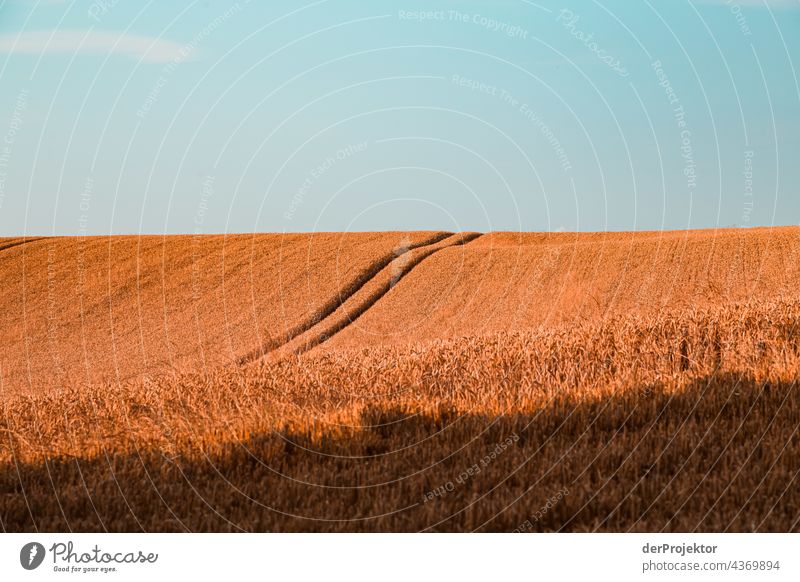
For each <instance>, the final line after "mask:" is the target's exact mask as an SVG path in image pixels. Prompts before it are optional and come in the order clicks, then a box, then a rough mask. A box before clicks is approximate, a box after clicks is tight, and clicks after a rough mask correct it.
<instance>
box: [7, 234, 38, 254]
mask: <svg viewBox="0 0 800 582" xmlns="http://www.w3.org/2000/svg"><path fill="white" fill-rule="evenodd" d="M46 238H48V237H46V236H40V237H37V238H24V239H22V240H19V239H12V240H11V242H7V243H5V244H3V243H0V252H2V251H6V250H8V249H13V248H14V247H18V246H21V245H24V244H27V243H32V242H36V241H37V240H44V239H46Z"/></svg>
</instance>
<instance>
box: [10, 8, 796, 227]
mask: <svg viewBox="0 0 800 582" xmlns="http://www.w3.org/2000/svg"><path fill="white" fill-rule="evenodd" d="M798 57H800V1H798V0H781V1H777V0H766V1H765V0H738V1H737V2H733V1H730V2H729V1H727V0H705V1H693V2H689V1H687V0H643V1H642V2H630V1H623V0H614V1H604V2H595V1H577V0H575V1H570V0H564V1H563V2H559V3H553V2H545V1H542V2H529V1H526V0H491V1H490V0H484V1H477V0H460V1H455V0H453V1H434V2H431V1H408V2H405V1H403V2H394V1H393V2H389V1H380V0H378V1H372V2H364V1H351V0H327V1H326V0H318V1H313V2H307V1H287V2H256V1H252V2H247V1H245V0H241V1H240V2H238V3H236V2H215V1H204V2H188V1H187V2H163V1H162V2H155V1H151V2H133V1H132V0H95V1H83V0H76V1H74V2H68V1H58V0H48V1H44V0H43V1H39V2H37V1H23V0H0V235H5V236H15V235H22V234H28V235H34V234H37V235H43V234H60V235H63V234H107V233H118V234H128V233H195V232H197V233H212V232H253V231H276V232H283V231H349V230H385V229H447V230H480V231H489V230H526V231H529V230H553V231H554V230H570V231H571V230H584V231H585V230H652V229H656V230H657V229H683V228H714V227H726V226H733V225H737V226H765V225H776V224H777V225H788V224H798V223H800V195H798V184H800V163H798V162H800V87H799V86H798V69H800V58H798Z"/></svg>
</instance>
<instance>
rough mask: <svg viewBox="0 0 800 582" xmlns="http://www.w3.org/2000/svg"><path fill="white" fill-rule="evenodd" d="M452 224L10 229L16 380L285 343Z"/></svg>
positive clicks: (169, 363) (166, 363) (1, 273)
mask: <svg viewBox="0 0 800 582" xmlns="http://www.w3.org/2000/svg"><path fill="white" fill-rule="evenodd" d="M444 236H447V235H446V234H445V233H422V232H417V233H415V232H409V233H390V232H389V233H365V234H360V233H358V234H325V233H320V234H313V235H296V234H288V235H231V236H201V237H193V236H174V237H157V236H145V237H90V238H85V239H78V238H48V239H35V240H33V239H32V240H28V241H27V242H24V243H23V242H22V241H21V240H19V239H0V279H2V281H3V285H2V286H0V307H2V311H1V312H0V380H1V381H2V387H3V389H4V390H6V391H16V390H26V391H27V390H33V391H37V390H42V389H47V388H58V387H63V386H67V385H80V384H84V383H87V382H91V383H94V382H103V381H124V380H126V379H130V378H134V377H139V376H143V375H152V374H158V373H162V372H168V371H176V370H178V371H181V370H182V371H190V370H199V369H208V368H213V367H214V366H219V365H223V364H227V363H230V362H234V361H236V359H237V358H239V357H241V356H242V355H243V354H246V353H248V352H252V351H253V350H254V349H260V347H261V346H268V347H269V346H272V345H273V344H276V343H277V344H280V343H282V342H283V341H284V340H285V339H287V336H291V335H293V334H296V333H299V332H300V331H302V330H303V329H305V327H308V326H310V325H312V324H313V322H314V321H316V320H318V319H319V318H320V317H321V315H320V314H324V313H325V311H326V310H328V311H330V310H331V309H333V308H335V307H336V306H337V305H338V302H339V299H340V297H341V296H342V295H343V294H345V295H346V294H347V293H349V292H350V291H348V290H350V289H352V288H358V287H360V285H361V283H360V281H361V280H362V279H364V277H365V276H366V278H367V279H369V277H370V276H371V272H372V271H374V270H375V269H378V270H380V268H383V266H384V265H385V264H388V263H389V262H391V261H392V260H393V259H395V258H397V256H399V255H401V254H402V253H404V252H407V251H408V250H410V249H413V248H414V247H415V246H417V245H420V244H424V243H432V242H436V241H438V240H440V239H441V238H443V237H444Z"/></svg>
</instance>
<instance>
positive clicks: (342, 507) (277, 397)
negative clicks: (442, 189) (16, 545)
mask: <svg viewBox="0 0 800 582" xmlns="http://www.w3.org/2000/svg"><path fill="white" fill-rule="evenodd" d="M799 259H800V229H798V228H775V229H737V230H716V231H687V232H642V233H580V234H576V233H558V234H544V233H543V234H535V233H530V234H520V233H489V234H483V235H480V234H478V233H444V232H413V233H403V232H391V233H364V234H335V233H330V234H314V235H310V234H309V235H277V234H276V235H237V236H213V237H141V238H139V237H111V238H92V239H71V238H52V239H51V238H46V239H26V240H23V239H0V272H2V277H3V282H4V284H3V286H2V288H0V294H2V295H0V307H1V308H2V331H0V334H2V336H1V337H2V341H1V342H0V389H1V392H0V401H1V402H2V414H0V526H2V528H3V530H4V531H241V530H244V531H458V532H461V531H487V532H489V531H503V532H510V531H518V532H541V531H623V532H624V531H745V532H749V531H759V532H762V531H773V532H787V531H795V532H796V531H800V486H799V485H800V479H799V475H798V473H800V435H799V434H798V429H800V394H799V393H798V386H797V382H798V377H799V376H800V329H798V321H800V291H799V290H798V289H799V288H800V260H799Z"/></svg>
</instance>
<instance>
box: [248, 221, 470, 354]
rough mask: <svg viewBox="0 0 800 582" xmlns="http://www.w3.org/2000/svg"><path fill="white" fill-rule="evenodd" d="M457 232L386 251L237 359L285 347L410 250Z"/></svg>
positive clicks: (438, 240) (432, 243)
mask: <svg viewBox="0 0 800 582" xmlns="http://www.w3.org/2000/svg"><path fill="white" fill-rule="evenodd" d="M453 236H457V235H454V234H453V233H451V232H440V233H437V234H434V235H433V236H431V237H429V238H427V239H425V240H423V241H420V242H417V243H413V244H410V245H408V246H407V247H404V249H403V250H402V251H401V252H399V253H398V252H397V251H391V252H388V253H386V254H385V255H383V256H382V257H380V258H379V259H378V260H376V261H375V262H374V263H372V264H371V265H370V266H369V267H368V268H367V270H366V271H364V272H363V273H361V274H360V275H359V276H358V277H357V278H356V279H355V280H354V281H352V282H351V283H349V284H348V285H347V287H345V288H344V289H340V290H339V293H338V294H337V295H336V296H335V297H333V298H331V299H329V300H328V301H327V302H326V303H325V304H324V305H323V306H322V307H320V308H319V309H318V310H317V312H316V314H315V315H314V316H312V317H310V318H309V319H307V320H305V321H303V322H301V323H299V324H298V325H296V326H295V327H293V328H292V329H290V330H289V331H288V332H286V334H285V335H284V336H283V338H282V339H278V340H270V341H268V342H266V343H263V344H262V345H260V346H259V347H257V348H256V349H254V350H252V351H250V352H248V353H247V354H245V355H243V356H241V357H239V358H238V359H237V360H236V363H237V364H238V365H240V366H241V365H246V364H249V363H251V362H254V361H256V360H258V359H260V358H263V357H264V356H266V355H267V354H269V353H271V352H274V351H276V350H278V349H280V348H282V347H283V346H285V345H287V344H288V343H290V342H291V341H292V340H294V339H295V338H297V337H298V336H300V335H302V334H304V333H306V332H307V331H309V330H310V329H311V328H313V327H315V326H317V325H319V324H320V323H321V322H322V321H325V320H326V319H327V318H328V317H330V316H331V315H332V314H333V313H335V312H336V310H337V309H339V308H340V307H341V306H342V305H343V304H345V303H346V302H347V301H348V300H350V298H351V297H353V295H355V294H356V293H358V292H359V291H360V290H361V289H362V288H363V287H364V286H365V285H367V284H368V283H369V282H370V281H371V280H372V279H374V278H375V277H376V276H377V275H378V274H380V273H381V272H382V271H383V270H384V269H386V268H387V267H388V266H389V265H391V264H392V263H393V262H394V261H396V260H398V259H399V258H402V257H404V256H406V255H407V254H408V253H411V252H414V251H416V250H417V249H420V248H426V247H431V246H434V245H436V244H439V243H440V242H442V241H445V240H448V239H450V238H452V237H453Z"/></svg>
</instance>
